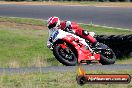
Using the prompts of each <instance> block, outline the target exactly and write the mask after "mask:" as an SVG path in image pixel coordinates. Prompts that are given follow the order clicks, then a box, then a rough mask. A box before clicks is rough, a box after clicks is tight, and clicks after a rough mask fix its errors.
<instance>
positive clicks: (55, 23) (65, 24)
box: [47, 16, 97, 47]
mask: <svg viewBox="0 0 132 88" xmlns="http://www.w3.org/2000/svg"><path fill="white" fill-rule="evenodd" d="M47 27H48V29H49V36H50V34H52V33H53V32H54V31H55V30H56V29H58V28H60V29H62V30H64V31H67V32H72V33H74V34H76V35H78V36H80V37H82V38H84V39H86V40H89V41H90V42H91V43H92V44H93V45H96V44H97V41H96V39H95V38H94V37H92V36H91V35H90V34H89V32H88V31H86V30H83V29H82V28H81V27H79V25H78V24H77V23H75V22H71V21H62V22H60V20H59V18H58V17H56V16H52V17H50V18H49V19H48V20H47ZM47 46H48V47H50V46H49V41H48V42H47Z"/></svg>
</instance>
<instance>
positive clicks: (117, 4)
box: [0, 1, 132, 7]
mask: <svg viewBox="0 0 132 88" xmlns="http://www.w3.org/2000/svg"><path fill="white" fill-rule="evenodd" d="M0 4H18V5H66V6H97V7H132V3H131V2H86V3H85V2H54V1H48V2H46V1H43V2H4V1H0Z"/></svg>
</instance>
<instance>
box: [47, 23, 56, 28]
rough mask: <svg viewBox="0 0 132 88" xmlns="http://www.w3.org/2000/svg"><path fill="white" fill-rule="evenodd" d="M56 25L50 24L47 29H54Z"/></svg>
mask: <svg viewBox="0 0 132 88" xmlns="http://www.w3.org/2000/svg"><path fill="white" fill-rule="evenodd" d="M56 24H57V23H56V22H54V23H53V24H50V25H49V26H48V28H49V29H51V28H54V27H55V26H56Z"/></svg>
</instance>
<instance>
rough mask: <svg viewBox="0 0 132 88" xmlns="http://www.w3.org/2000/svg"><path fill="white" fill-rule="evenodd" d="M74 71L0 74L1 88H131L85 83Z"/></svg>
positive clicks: (108, 72)
mask: <svg viewBox="0 0 132 88" xmlns="http://www.w3.org/2000/svg"><path fill="white" fill-rule="evenodd" d="M95 73H96V74H132V71H129V70H123V71H92V70H91V71H88V72H87V74H95ZM76 76H77V73H75V72H65V73H61V72H48V73H31V74H24V73H22V74H14V75H5V74H3V75H1V76H0V87H1V88H131V87H132V82H131V83H129V84H107V85H106V84H85V85H83V86H80V85H78V84H77V82H76Z"/></svg>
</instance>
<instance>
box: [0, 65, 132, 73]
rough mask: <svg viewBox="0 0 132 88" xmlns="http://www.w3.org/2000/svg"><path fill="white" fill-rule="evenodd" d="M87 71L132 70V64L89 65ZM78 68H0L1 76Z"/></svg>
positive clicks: (69, 70) (85, 67)
mask: <svg viewBox="0 0 132 88" xmlns="http://www.w3.org/2000/svg"><path fill="white" fill-rule="evenodd" d="M82 67H83V68H84V69H85V70H86V71H89V70H132V64H123V65H117V64H115V65H104V66H102V65H88V66H82ZM77 68H78V67H77V66H53V67H42V68H37V67H36V68H33V67H32V68H0V74H14V73H37V72H41V73H47V72H67V71H68V72H76V71H77Z"/></svg>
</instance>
